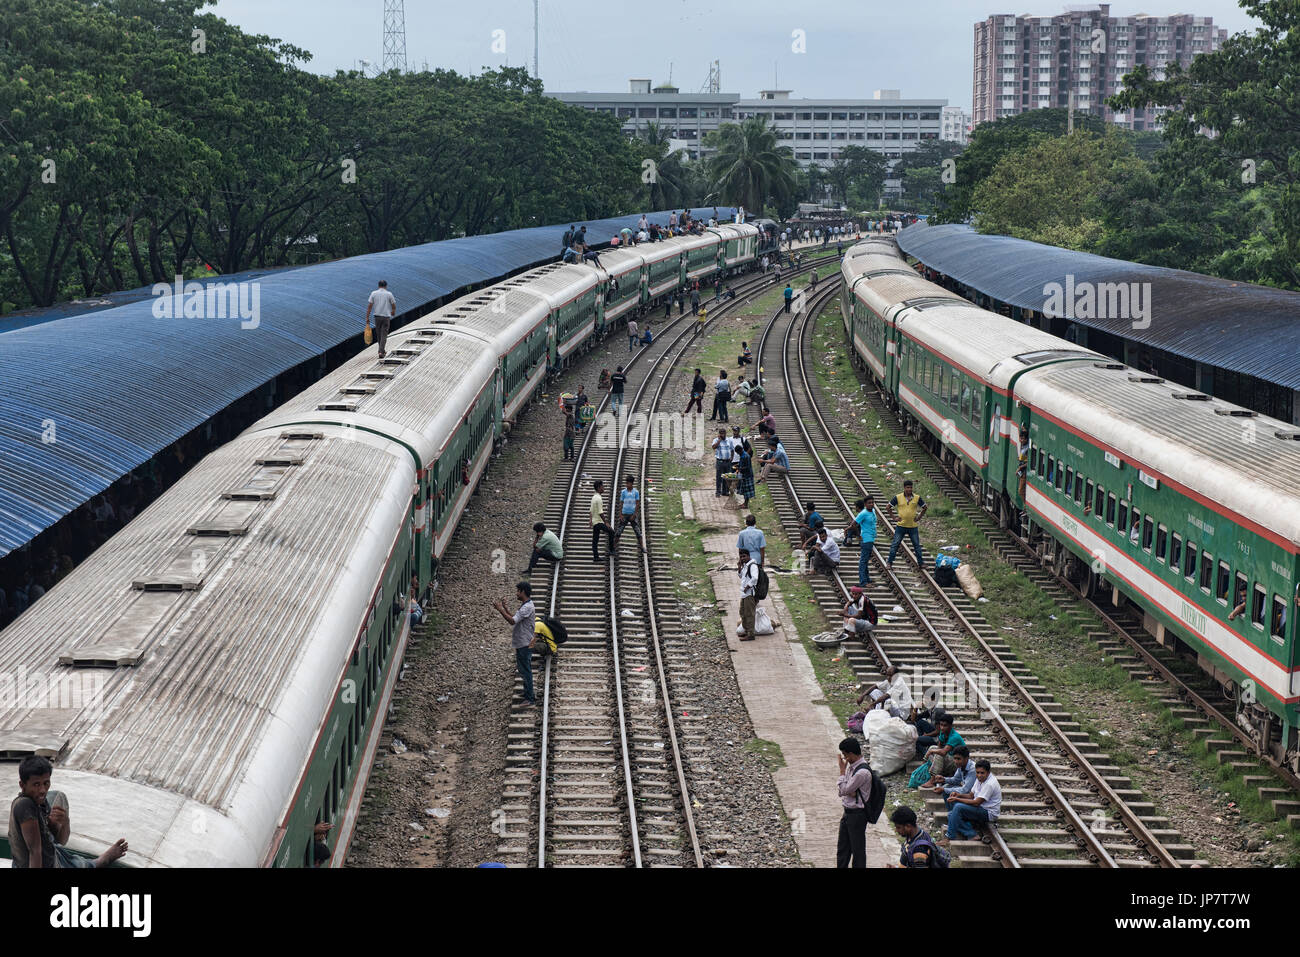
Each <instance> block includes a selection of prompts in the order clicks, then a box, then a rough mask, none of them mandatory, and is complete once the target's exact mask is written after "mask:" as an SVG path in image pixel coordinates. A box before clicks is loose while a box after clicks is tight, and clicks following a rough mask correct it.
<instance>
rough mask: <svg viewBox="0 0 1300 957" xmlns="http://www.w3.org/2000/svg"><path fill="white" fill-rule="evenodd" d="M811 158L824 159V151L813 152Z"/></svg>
mask: <svg viewBox="0 0 1300 957" xmlns="http://www.w3.org/2000/svg"><path fill="white" fill-rule="evenodd" d="M813 159H819V160H824V159H826V154H825V153H813Z"/></svg>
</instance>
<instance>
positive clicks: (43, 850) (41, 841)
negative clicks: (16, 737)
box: [8, 754, 130, 870]
mask: <svg viewBox="0 0 1300 957" xmlns="http://www.w3.org/2000/svg"><path fill="white" fill-rule="evenodd" d="M53 774H54V765H52V764H51V763H50V760H49V758H45V757H42V756H41V755H39V754H30V755H28V756H27V757H25V758H23V759H22V761H20V762H19V763H18V796H17V797H16V798H14V799H13V801H12V802H10V804H9V831H8V837H9V856H10V860H11V863H12V867H13V868H14V869H15V870H29V869H30V870H55V869H58V868H74V867H75V868H92V867H108V866H109V865H110V864H112V863H113V862H114V861H116V860H117V859H118V858H120V857H122V855H124V854H125V853H126V852H127V851H128V850H129V849H130V848H129V845H128V844H127V842H126V840H125V839H122V838H119V839H118V840H116V841H114V842H113V843H112V844H111V845H110V846H109V848H108V850H106V851H105V852H104V853H103V854H101V855H99V857H97V858H95V859H94V860H93V861H92V860H91V859H90V858H88V857H82V856H80V855H78V854H73V853H72V852H71V851H69V850H68V849H67V848H66V847H65V846H64V845H65V844H66V843H67V841H68V838H69V837H70V836H71V834H72V823H71V821H70V820H69V818H68V798H67V796H66V795H65V794H64V793H63V792H62V791H51V790H50V778H51V777H52V776H53Z"/></svg>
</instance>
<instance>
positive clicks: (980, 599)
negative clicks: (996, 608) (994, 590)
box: [975, 598, 989, 605]
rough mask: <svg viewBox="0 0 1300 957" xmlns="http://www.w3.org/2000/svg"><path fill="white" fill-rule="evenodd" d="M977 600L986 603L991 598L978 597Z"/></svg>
mask: <svg viewBox="0 0 1300 957" xmlns="http://www.w3.org/2000/svg"><path fill="white" fill-rule="evenodd" d="M975 600H976V601H978V602H982V603H983V604H985V605H987V604H988V603H989V600H988V599H987V598H976V599H975Z"/></svg>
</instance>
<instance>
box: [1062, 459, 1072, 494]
mask: <svg viewBox="0 0 1300 957" xmlns="http://www.w3.org/2000/svg"><path fill="white" fill-rule="evenodd" d="M1064 491H1065V497H1066V498H1070V497H1072V496H1073V495H1074V469H1073V468H1072V467H1070V466H1068V465H1067V466H1066V467H1065V488H1064Z"/></svg>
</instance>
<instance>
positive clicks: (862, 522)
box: [844, 495, 876, 588]
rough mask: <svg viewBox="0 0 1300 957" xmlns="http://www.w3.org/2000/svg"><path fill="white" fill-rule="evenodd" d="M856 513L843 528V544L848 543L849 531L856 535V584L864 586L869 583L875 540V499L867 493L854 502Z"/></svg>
mask: <svg viewBox="0 0 1300 957" xmlns="http://www.w3.org/2000/svg"><path fill="white" fill-rule="evenodd" d="M854 505H855V507H856V508H857V510H858V514H856V515H854V516H853V522H854V524H852V525H850V526H849V527H848V528H846V529H844V544H846V545H847V544H848V543H849V538H850V532H856V533H857V536H858V539H859V541H858V584H859V585H860V586H861V587H863V588H866V587H867V586H868V585H870V584H871V546H872V544H873V543H874V542H875V540H876V500H875V499H874V498H872V497H871V496H870V495H868V496H867V497H866V498H860V499H858V500H857V502H855V503H854Z"/></svg>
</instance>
